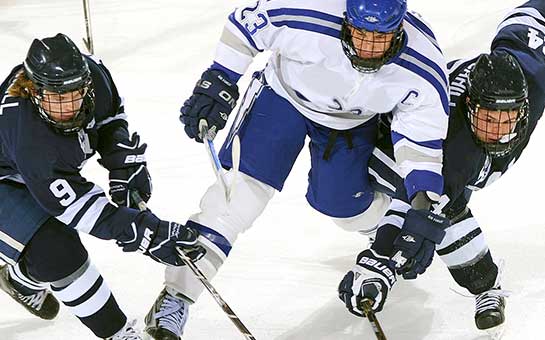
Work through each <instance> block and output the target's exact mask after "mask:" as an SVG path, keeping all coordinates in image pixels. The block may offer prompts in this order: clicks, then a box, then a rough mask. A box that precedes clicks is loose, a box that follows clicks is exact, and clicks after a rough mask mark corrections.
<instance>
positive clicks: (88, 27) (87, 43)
mask: <svg viewBox="0 0 545 340" xmlns="http://www.w3.org/2000/svg"><path fill="white" fill-rule="evenodd" d="M89 1H90V0H83V15H84V16H85V31H86V32H87V39H83V42H84V43H85V47H87V51H89V53H91V54H95V48H94V46H93V31H92V28H91V10H90V9H89V8H90V7H89Z"/></svg>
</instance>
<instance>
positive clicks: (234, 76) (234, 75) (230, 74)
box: [210, 61, 242, 83]
mask: <svg viewBox="0 0 545 340" xmlns="http://www.w3.org/2000/svg"><path fill="white" fill-rule="evenodd" d="M210 69H211V70H219V71H222V72H224V73H225V74H226V75H227V77H228V78H229V80H231V81H233V82H235V83H236V82H238V80H239V79H240V77H242V74H239V73H237V72H235V71H233V70H231V69H228V68H227V67H225V66H223V65H222V64H220V63H218V62H217V61H214V63H213V64H212V66H210Z"/></svg>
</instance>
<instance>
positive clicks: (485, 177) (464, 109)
mask: <svg viewBox="0 0 545 340" xmlns="http://www.w3.org/2000/svg"><path fill="white" fill-rule="evenodd" d="M544 39H545V4H544V2H543V1H537V0H532V1H528V2H526V3H525V4H523V5H521V6H520V7H517V8H515V9H514V10H512V11H511V12H510V13H509V14H508V15H507V16H506V17H505V18H504V20H503V21H502V22H501V23H500V25H499V26H498V30H497V34H496V36H495V38H494V40H493V41H492V45H491V52H490V53H489V54H483V55H480V56H477V57H475V58H471V59H462V60H454V61H452V62H450V63H449V64H448V68H449V83H450V117H449V132H448V136H447V138H446V140H445V143H444V148H443V155H444V161H443V176H444V181H445V182H444V184H445V195H443V196H442V198H441V201H440V202H439V204H438V205H437V206H436V207H437V208H438V209H440V211H441V212H442V214H443V215H444V216H446V217H447V218H448V219H449V220H450V223H451V226H450V227H449V228H447V229H446V230H445V231H446V235H445V237H444V239H443V241H442V242H441V244H439V245H438V246H437V249H436V252H437V254H438V255H439V256H440V257H441V259H442V260H443V262H444V263H445V264H446V265H447V267H448V269H449V271H450V273H451V275H452V276H453V278H454V279H455V281H456V282H457V283H458V284H459V285H460V286H462V287H464V288H466V289H467V290H468V291H469V292H470V293H472V294H473V295H475V297H476V300H475V301H476V311H475V323H476V325H477V327H478V328H479V329H486V330H489V331H492V332H496V331H497V330H499V329H500V328H501V327H496V326H500V325H502V324H503V322H504V320H505V314H504V308H505V296H506V293H505V291H503V290H502V289H501V282H500V279H501V265H500V266H498V264H497V262H499V261H497V260H496V261H494V259H493V257H492V254H491V252H490V250H489V246H488V244H487V243H486V241H485V239H484V236H483V233H482V230H481V228H480V227H479V224H478V222H477V221H476V219H475V218H474V217H473V215H472V213H471V210H470V208H469V207H468V202H469V199H470V196H471V193H472V192H473V191H475V190H478V189H482V188H484V187H486V186H488V185H490V184H491V183H493V182H494V181H495V180H497V179H498V178H499V177H501V175H503V174H504V173H505V172H506V171H507V170H508V169H509V168H510V167H511V166H512V165H513V164H514V163H515V162H516V161H517V160H518V159H519V157H520V156H521V154H522V152H523V150H524V149H525V148H526V146H527V145H528V142H529V140H530V136H531V134H532V133H533V131H534V129H535V127H536V124H537V122H538V120H539V119H540V118H541V116H542V114H543V111H544V109H545V82H544V79H545V54H544V49H543V47H544V41H545V40H544ZM385 121H386V124H384V125H383V126H382V127H383V128H385V132H387V133H389V127H388V124H387V119H386V120H385ZM385 137H386V138H380V141H379V142H378V143H377V145H378V146H379V148H377V149H375V151H374V153H373V156H372V157H371V159H370V169H372V170H373V171H370V173H371V174H375V175H374V176H373V180H374V181H375V182H376V184H377V186H378V187H379V188H380V189H381V190H382V191H386V192H388V193H389V194H390V195H392V196H393V197H394V198H393V200H392V203H391V205H390V209H389V211H388V212H387V213H386V216H385V217H384V219H383V220H382V221H381V223H380V224H379V230H378V232H377V235H376V241H375V242H374V244H373V245H372V246H371V249H369V250H365V251H364V252H362V253H361V254H360V255H359V257H358V263H359V264H358V265H356V266H355V268H354V269H353V270H352V271H351V272H349V273H348V274H347V276H345V278H344V280H343V282H342V283H341V286H340V287H339V290H340V291H339V293H340V296H341V299H343V301H345V303H346V304H347V306H348V308H349V309H351V311H352V312H356V313H357V312H358V308H357V307H355V306H354V305H355V304H353V303H352V302H351V301H352V300H351V299H356V300H357V299H362V298H364V297H371V298H373V299H374V300H376V301H377V304H376V307H377V308H376V309H377V310H380V308H382V304H383V303H384V301H385V299H386V295H387V293H388V291H389V288H390V287H391V284H393V282H395V278H393V279H392V277H393V276H394V274H393V272H394V271H397V272H398V274H401V275H403V276H404V277H405V278H414V277H416V275H412V277H410V276H411V275H407V273H408V272H409V274H411V273H412V274H421V273H423V271H424V270H425V269H426V267H427V266H428V265H429V264H430V263H431V260H432V256H433V253H434V250H435V247H430V249H429V251H428V252H427V253H421V254H419V255H420V256H417V258H419V259H420V260H419V261H416V262H414V261H413V262H411V263H405V262H404V260H405V252H407V251H410V248H411V247H410V245H409V244H410V242H407V240H409V241H411V239H410V238H407V232H406V231H405V225H404V221H405V220H406V219H407V218H408V217H409V214H408V213H407V211H408V210H409V206H408V205H407V203H405V202H406V197H404V193H403V190H402V189H403V185H402V182H401V178H400V177H399V176H398V175H397V173H398V172H399V170H398V169H396V168H395V167H393V166H390V164H393V162H392V161H391V158H392V153H393V147H392V142H391V141H390V140H389V138H387V136H385ZM388 159H390V161H389V160H388ZM400 189H401V190H400ZM413 240H414V241H416V242H418V237H414V238H413ZM369 258H371V259H376V260H378V261H379V262H380V261H382V263H383V264H384V267H383V268H384V269H385V271H384V272H381V273H378V272H377V271H376V270H374V271H373V270H372V268H371V267H370V266H369V265H367V264H366V261H364V260H365V259H369ZM408 267H411V268H408ZM415 268H416V269H415ZM407 269H409V270H407ZM356 271H361V272H363V273H365V274H366V275H362V276H357V277H358V280H355V277H356V275H355V272H356ZM386 272H388V273H386ZM388 274H390V275H388ZM377 278H379V279H378V280H377ZM367 279H369V281H367ZM373 280H374V281H373ZM354 301H355V300H354ZM360 313H361V312H360Z"/></svg>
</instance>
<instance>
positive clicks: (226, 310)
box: [130, 191, 256, 340]
mask: <svg viewBox="0 0 545 340" xmlns="http://www.w3.org/2000/svg"><path fill="white" fill-rule="evenodd" d="M130 195H131V199H132V200H133V202H134V203H136V204H137V205H138V208H139V209H140V210H142V211H143V210H147V205H146V202H144V200H143V199H142V197H140V194H138V192H137V191H131V193H130ZM177 252H178V255H179V256H180V259H181V260H182V261H183V262H184V264H185V265H186V266H188V267H189V269H191V271H192V272H193V274H195V277H196V278H197V279H198V280H199V281H200V282H201V283H202V284H203V285H204V287H205V288H206V289H207V290H208V291H209V292H210V294H211V295H212V297H213V298H214V300H215V301H216V303H217V304H218V305H219V306H220V307H221V309H223V312H224V313H225V314H226V315H227V316H228V317H229V320H231V322H232V323H233V324H234V325H235V326H236V327H237V329H238V330H239V331H240V333H242V335H243V336H244V338H246V339H247V340H256V338H255V337H254V336H253V335H252V333H251V332H250V330H248V328H246V326H244V324H243V323H242V321H241V320H240V318H239V317H238V316H237V315H236V314H235V312H234V311H233V310H232V309H231V307H229V305H228V304H227V302H225V300H224V299H223V298H222V297H221V295H220V294H219V293H218V291H217V290H216V289H215V288H214V286H212V284H211V283H210V281H209V280H208V279H207V278H206V276H205V275H204V274H203V272H202V271H201V270H200V269H199V267H197V265H196V264H195V263H193V261H191V259H190V258H189V257H188V256H187V255H186V254H185V253H184V252H183V251H182V249H180V248H177Z"/></svg>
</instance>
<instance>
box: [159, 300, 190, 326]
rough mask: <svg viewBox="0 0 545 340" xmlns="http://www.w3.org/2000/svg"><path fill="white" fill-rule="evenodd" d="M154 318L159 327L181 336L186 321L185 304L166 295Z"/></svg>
mask: <svg viewBox="0 0 545 340" xmlns="http://www.w3.org/2000/svg"><path fill="white" fill-rule="evenodd" d="M155 318H156V319H157V320H158V325H159V327H161V328H164V329H167V330H169V331H171V332H172V333H174V334H176V335H178V336H181V335H182V330H183V327H184V325H185V323H186V321H187V302H185V301H184V300H182V299H178V298H176V297H174V296H172V295H170V294H166V295H165V297H164V299H163V301H162V303H161V307H160V308H159V312H157V313H156V314H155Z"/></svg>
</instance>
